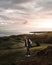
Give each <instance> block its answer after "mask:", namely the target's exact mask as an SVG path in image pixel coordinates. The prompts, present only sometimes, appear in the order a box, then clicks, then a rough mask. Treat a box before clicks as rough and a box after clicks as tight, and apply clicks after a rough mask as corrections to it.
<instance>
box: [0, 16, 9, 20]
mask: <svg viewBox="0 0 52 65" xmlns="http://www.w3.org/2000/svg"><path fill="white" fill-rule="evenodd" d="M0 18H1V19H3V20H9V19H10V18H9V17H7V16H5V15H0Z"/></svg>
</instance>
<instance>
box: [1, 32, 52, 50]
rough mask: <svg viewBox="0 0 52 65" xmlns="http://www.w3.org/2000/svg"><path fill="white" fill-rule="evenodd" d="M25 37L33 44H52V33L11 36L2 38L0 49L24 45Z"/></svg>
mask: <svg viewBox="0 0 52 65" xmlns="http://www.w3.org/2000/svg"><path fill="white" fill-rule="evenodd" d="M25 36H28V37H29V38H30V39H31V40H32V41H33V43H36V42H37V41H38V42H39V43H51V44H52V33H44V34H23V35H11V36H5V37H0V49H3V48H11V47H12V46H13V45H17V44H18V43H23V42H24V37H25Z"/></svg>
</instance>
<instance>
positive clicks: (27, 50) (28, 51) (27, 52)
mask: <svg viewBox="0 0 52 65" xmlns="http://www.w3.org/2000/svg"><path fill="white" fill-rule="evenodd" d="M26 55H30V50H29V47H26Z"/></svg>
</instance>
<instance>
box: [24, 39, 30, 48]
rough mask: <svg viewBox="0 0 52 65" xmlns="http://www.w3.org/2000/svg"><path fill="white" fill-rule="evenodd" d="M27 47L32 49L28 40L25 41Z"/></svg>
mask: <svg viewBox="0 0 52 65" xmlns="http://www.w3.org/2000/svg"><path fill="white" fill-rule="evenodd" d="M25 47H29V48H30V47H31V42H30V41H29V39H27V42H26V40H25Z"/></svg>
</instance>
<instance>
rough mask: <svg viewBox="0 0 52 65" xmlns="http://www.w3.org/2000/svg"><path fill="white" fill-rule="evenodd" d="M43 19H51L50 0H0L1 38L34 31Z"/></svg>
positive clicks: (51, 4)
mask: <svg viewBox="0 0 52 65" xmlns="http://www.w3.org/2000/svg"><path fill="white" fill-rule="evenodd" d="M44 18H46V19H47V18H48V19H50V18H52V0H45V1H44V0H0V35H1V36H2V34H3V35H10V34H18V33H23V32H24V33H25V32H29V31H31V30H36V29H37V27H36V25H37V21H40V19H44ZM37 30H39V29H37Z"/></svg>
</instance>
